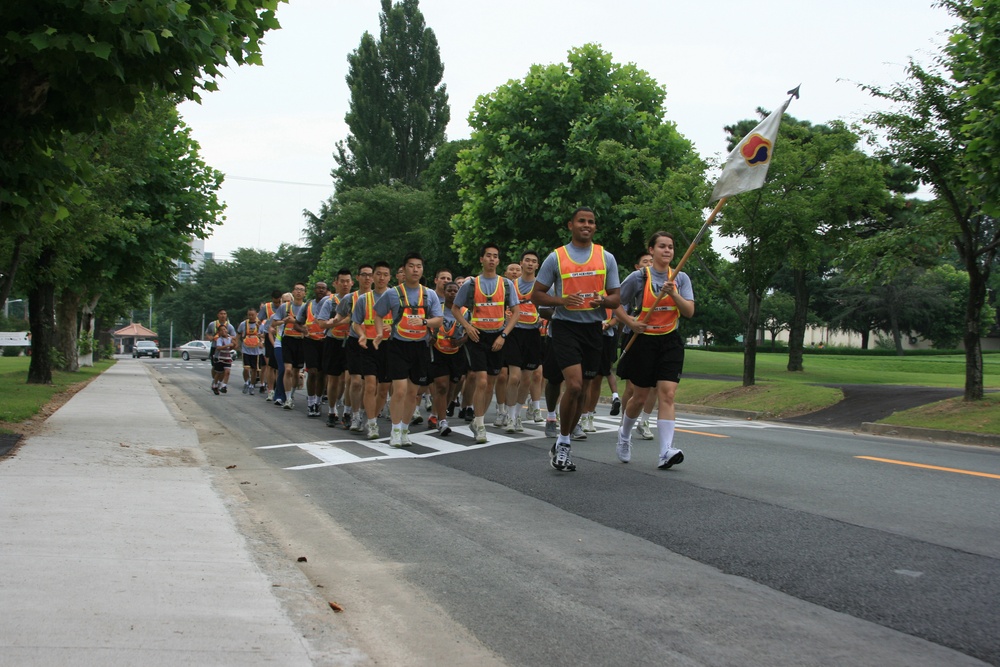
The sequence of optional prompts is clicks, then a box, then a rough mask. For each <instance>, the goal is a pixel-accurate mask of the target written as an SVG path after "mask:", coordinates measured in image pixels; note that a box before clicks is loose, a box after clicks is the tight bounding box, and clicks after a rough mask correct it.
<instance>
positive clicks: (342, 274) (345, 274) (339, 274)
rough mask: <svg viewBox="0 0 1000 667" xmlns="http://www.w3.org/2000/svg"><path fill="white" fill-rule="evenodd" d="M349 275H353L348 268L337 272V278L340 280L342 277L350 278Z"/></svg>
mask: <svg viewBox="0 0 1000 667" xmlns="http://www.w3.org/2000/svg"><path fill="white" fill-rule="evenodd" d="M349 275H351V270H350V269H349V268H347V267H346V266H345V267H344V268H342V269H341V270H339V271H337V277H338V278H339V277H340V276H349Z"/></svg>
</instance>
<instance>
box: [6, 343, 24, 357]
mask: <svg viewBox="0 0 1000 667" xmlns="http://www.w3.org/2000/svg"><path fill="white" fill-rule="evenodd" d="M0 349H3V356H5V357H17V356H20V355H21V351H22V350H23V349H24V348H23V347H18V346H17V345H7V346H4V347H3V348H0Z"/></svg>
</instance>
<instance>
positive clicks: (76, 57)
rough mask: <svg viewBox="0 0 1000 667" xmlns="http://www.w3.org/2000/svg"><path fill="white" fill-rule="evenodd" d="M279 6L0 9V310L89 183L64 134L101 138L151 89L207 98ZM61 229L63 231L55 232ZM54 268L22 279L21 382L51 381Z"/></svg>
mask: <svg viewBox="0 0 1000 667" xmlns="http://www.w3.org/2000/svg"><path fill="white" fill-rule="evenodd" d="M279 1H280V0H257V1H255V0H240V1H239V2H237V1H235V0H233V1H232V2H228V3H226V4H225V5H218V4H213V3H193V4H191V3H187V2H178V1H176V0H147V1H144V2H141V3H136V2H129V1H128V0H81V2H77V3H66V2H62V1H61V0H39V1H38V2H31V3H17V2H14V3H10V2H8V3H3V4H2V5H0V24H2V25H3V26H4V30H3V32H2V34H0V63H2V65H3V66H2V67H0V85H2V87H3V90H4V95H3V96H2V97H0V230H2V232H3V235H4V236H8V237H10V238H13V239H15V244H14V250H13V252H12V253H11V261H9V262H6V263H5V264H6V266H7V267H8V269H10V268H13V269H15V270H7V271H4V272H3V273H4V276H3V279H2V280H0V300H2V299H5V298H6V297H7V296H8V294H9V292H10V289H11V285H12V281H13V279H14V277H15V275H16V274H17V273H19V272H23V271H24V269H25V268H26V267H27V264H26V263H25V262H24V260H23V259H22V257H23V243H27V242H29V241H31V240H32V238H34V237H38V236H43V237H45V236H47V237H49V238H55V237H57V236H66V237H69V238H72V234H71V233H68V232H67V227H66V225H65V223H64V221H65V219H66V218H67V216H69V214H70V211H69V205H70V204H80V203H81V199H82V196H83V195H81V194H80V193H79V191H78V181H79V180H81V179H82V180H83V181H85V182H86V181H87V180H89V178H90V177H91V176H92V174H90V170H89V167H88V166H87V164H86V163H85V162H83V161H81V160H80V159H79V157H80V154H79V153H78V152H76V151H72V150H64V146H63V142H64V140H65V135H64V132H88V131H92V130H94V129H95V128H106V127H107V126H108V124H110V123H111V122H112V121H113V120H115V119H116V118H117V117H119V116H120V115H122V114H127V113H130V112H131V111H132V110H133V108H134V107H135V105H136V103H137V101H138V100H139V99H140V97H141V96H142V94H144V93H148V92H152V91H153V90H154V89H158V90H159V91H162V92H164V93H167V94H173V95H177V96H178V97H179V98H185V99H187V98H190V99H198V97H199V93H200V91H202V90H213V89H215V87H216V83H215V79H216V77H218V76H220V75H221V72H222V68H223V67H225V66H226V65H227V64H228V61H229V59H230V58H231V59H232V60H233V61H234V62H236V63H238V64H243V63H259V62H260V40H261V37H262V36H263V34H264V33H265V32H266V31H267V30H270V29H274V28H278V27H279V25H278V22H277V20H276V18H275V10H276V8H277V5H278V2H279ZM60 222H63V224H59V223H60ZM63 259H64V258H63V257H60V256H59V253H58V252H57V249H56V248H54V247H51V246H50V247H46V248H43V249H41V250H40V251H39V252H38V253H37V254H36V256H35V259H34V260H33V263H32V265H31V266H30V269H31V271H30V273H31V274H32V280H33V281H34V282H35V286H34V287H33V288H32V290H31V293H30V295H29V296H30V298H31V301H32V310H31V328H32V342H33V346H34V347H35V349H36V351H37V352H38V354H33V355H32V363H31V367H30V369H29V372H28V381H29V382H35V383H47V382H50V381H51V366H50V364H49V361H48V359H49V354H48V350H49V347H50V345H51V337H52V327H53V325H52V321H53V320H52V318H53V311H54V308H55V285H54V284H53V283H52V282H45V281H43V280H38V279H36V276H41V275H58V273H57V271H58V268H59V264H60V262H62V261H63Z"/></svg>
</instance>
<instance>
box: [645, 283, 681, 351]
mask: <svg viewBox="0 0 1000 667" xmlns="http://www.w3.org/2000/svg"><path fill="white" fill-rule="evenodd" d="M645 271H646V286H645V289H643V291H642V313H641V314H640V317H645V318H646V319H645V322H646V333H647V334H649V335H652V336H662V335H663V334H668V333H670V332H671V331H673V330H674V329H676V328H677V320H678V318H679V316H680V313H679V312H678V311H677V305H676V304H675V303H674V300H673V299H672V298H671V297H670V296H664V297H663V298H662V299H660V303H659V304H657V306H656V308H655V309H653V304H654V303H656V296H657V293H656V290H654V289H653V276H652V274H651V273H650V270H649V267H648V266H647V267H646V268H645ZM650 309H653V312H651V313H650V312H649V311H650ZM646 313H649V315H646Z"/></svg>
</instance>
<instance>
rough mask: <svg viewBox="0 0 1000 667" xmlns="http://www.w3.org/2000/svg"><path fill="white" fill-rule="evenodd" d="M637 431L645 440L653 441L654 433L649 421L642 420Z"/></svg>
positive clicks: (636, 428) (637, 426) (637, 425)
mask: <svg viewBox="0 0 1000 667" xmlns="http://www.w3.org/2000/svg"><path fill="white" fill-rule="evenodd" d="M635 430H636V431H638V432H639V435H640V436H641V437H642V439H643V440H652V439H653V431H652V429H650V428H649V420H648V419H640V420H639V421H638V422H637V423H636V427H635Z"/></svg>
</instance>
